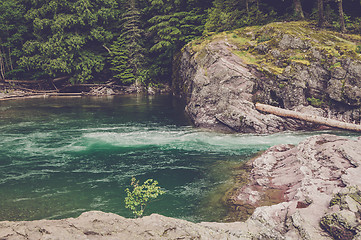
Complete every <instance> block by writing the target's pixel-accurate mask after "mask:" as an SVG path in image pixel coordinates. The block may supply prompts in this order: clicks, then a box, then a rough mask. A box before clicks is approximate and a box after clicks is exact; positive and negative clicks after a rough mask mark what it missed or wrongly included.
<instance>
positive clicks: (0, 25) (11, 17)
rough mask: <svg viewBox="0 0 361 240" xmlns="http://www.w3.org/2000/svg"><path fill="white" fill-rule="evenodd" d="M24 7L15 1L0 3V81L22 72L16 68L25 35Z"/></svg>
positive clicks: (9, 0) (8, 0)
mask: <svg viewBox="0 0 361 240" xmlns="http://www.w3.org/2000/svg"><path fill="white" fill-rule="evenodd" d="M24 14H25V7H24V6H23V5H22V4H20V2H19V1H17V0H7V1H0V81H3V80H4V79H5V78H6V77H7V76H11V77H14V76H15V77H16V74H17V73H18V72H22V71H23V70H22V69H19V68H18V67H17V66H16V61H17V60H18V59H19V57H20V56H21V48H22V42H23V40H24V36H25V34H26V33H27V29H28V28H27V26H26V25H25V18H24Z"/></svg>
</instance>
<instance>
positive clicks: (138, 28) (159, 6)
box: [0, 0, 361, 85]
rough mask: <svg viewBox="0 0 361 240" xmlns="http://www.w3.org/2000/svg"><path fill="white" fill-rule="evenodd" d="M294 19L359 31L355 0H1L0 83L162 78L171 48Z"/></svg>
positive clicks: (360, 8)
mask: <svg viewBox="0 0 361 240" xmlns="http://www.w3.org/2000/svg"><path fill="white" fill-rule="evenodd" d="M295 20H308V21H314V22H315V24H317V25H318V26H319V27H320V28H330V29H333V30H336V31H340V32H350V33H355V34H361V1H360V0H317V1H313V0H292V1H291V0H214V1H212V0H127V1H125V0H95V1H94V0H2V1H0V81H4V80H5V79H30V80H39V79H50V78H57V77H64V76H68V77H69V79H70V81H71V82H72V83H85V82H105V81H107V80H110V79H111V80H114V81H116V82H118V83H119V84H132V83H137V84H143V85H152V84H160V83H167V82H169V81H170V78H171V74H172V72H171V69H172V60H173V56H174V54H175V53H176V52H177V51H179V50H180V49H181V48H182V46H184V45H185V44H186V43H188V42H190V41H192V40H193V39H195V38H197V37H200V36H202V35H203V36H204V35H209V34H211V33H213V32H220V31H228V30H232V29H236V28H240V27H244V26H250V25H262V24H266V23H269V22H273V21H295Z"/></svg>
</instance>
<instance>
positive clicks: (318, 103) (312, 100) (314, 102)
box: [307, 97, 324, 107]
mask: <svg viewBox="0 0 361 240" xmlns="http://www.w3.org/2000/svg"><path fill="white" fill-rule="evenodd" d="M307 101H308V102H309V103H310V104H311V105H312V106H314V107H320V106H321V105H323V104H324V102H323V100H321V99H318V98H315V97H312V98H307Z"/></svg>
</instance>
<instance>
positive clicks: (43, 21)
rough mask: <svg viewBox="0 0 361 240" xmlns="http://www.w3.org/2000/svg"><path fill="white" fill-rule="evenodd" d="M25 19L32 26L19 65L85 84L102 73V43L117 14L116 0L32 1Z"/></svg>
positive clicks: (107, 36) (108, 39) (108, 40)
mask: <svg viewBox="0 0 361 240" xmlns="http://www.w3.org/2000/svg"><path fill="white" fill-rule="evenodd" d="M31 3H32V5H31V9H30V10H29V11H28V12H27V14H26V18H27V19H29V21H31V22H32V24H33V29H34V32H33V35H34V38H33V39H32V40H28V41H27V42H26V43H25V44H24V48H23V50H24V53H25V56H23V57H22V58H21V61H20V62H19V63H20V65H21V66H24V67H27V68H29V69H35V70H40V71H44V72H45V73H46V74H47V75H48V76H51V77H56V76H59V75H70V76H71V80H72V81H73V82H85V81H88V80H90V79H92V78H93V76H94V74H95V73H97V72H98V73H99V72H101V71H102V70H103V68H104V64H105V56H106V51H105V49H104V47H103V46H104V44H106V43H108V42H110V41H111V40H112V39H113V33H112V32H111V31H110V30H109V27H111V26H112V23H113V21H114V19H115V17H116V15H117V11H116V8H117V2H116V0H99V1H90V0H77V1H71V0H63V1H57V0H44V1H32V2H31Z"/></svg>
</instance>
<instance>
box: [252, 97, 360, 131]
mask: <svg viewBox="0 0 361 240" xmlns="http://www.w3.org/2000/svg"><path fill="white" fill-rule="evenodd" d="M255 106H256V109H257V110H259V111H263V112H267V113H272V114H274V115H277V116H281V117H290V118H295V119H299V120H303V121H307V122H313V123H317V124H322V125H326V126H330V127H335V128H340V129H345V130H351V131H358V132H361V125H359V124H353V123H346V122H341V121H338V120H334V119H330V118H324V117H320V116H314V115H310V114H304V113H300V112H296V111H292V110H287V109H282V108H279V107H274V106H270V105H267V104H262V103H256V105H255Z"/></svg>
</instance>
